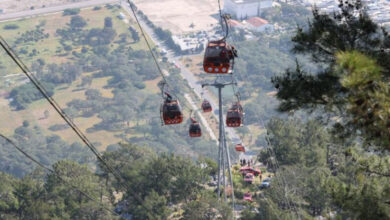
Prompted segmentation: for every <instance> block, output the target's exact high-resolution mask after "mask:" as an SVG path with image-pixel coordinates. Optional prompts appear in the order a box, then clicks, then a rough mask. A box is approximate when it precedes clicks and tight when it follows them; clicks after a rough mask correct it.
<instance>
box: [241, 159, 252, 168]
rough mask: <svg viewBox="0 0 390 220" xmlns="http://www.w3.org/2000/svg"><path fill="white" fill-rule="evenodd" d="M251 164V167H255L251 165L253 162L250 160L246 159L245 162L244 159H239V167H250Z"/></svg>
mask: <svg viewBox="0 0 390 220" xmlns="http://www.w3.org/2000/svg"><path fill="white" fill-rule="evenodd" d="M251 164H252V165H255V164H254V163H253V160H252V159H250V160H249V159H248V160H245V159H240V165H241V166H246V165H248V166H249V167H250V166H251Z"/></svg>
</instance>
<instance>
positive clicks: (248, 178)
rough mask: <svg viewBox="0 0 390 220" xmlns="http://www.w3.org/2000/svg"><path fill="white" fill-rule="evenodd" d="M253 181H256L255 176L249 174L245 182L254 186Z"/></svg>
mask: <svg viewBox="0 0 390 220" xmlns="http://www.w3.org/2000/svg"><path fill="white" fill-rule="evenodd" d="M253 179H254V176H253V174H252V173H247V174H246V175H245V178H244V181H245V182H246V183H249V184H252V182H253Z"/></svg>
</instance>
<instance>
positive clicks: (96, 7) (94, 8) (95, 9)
mask: <svg viewBox="0 0 390 220" xmlns="http://www.w3.org/2000/svg"><path fill="white" fill-rule="evenodd" d="M100 9H102V7H100V6H95V7H93V10H94V11H98V10H100Z"/></svg>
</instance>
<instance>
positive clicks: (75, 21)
mask: <svg viewBox="0 0 390 220" xmlns="http://www.w3.org/2000/svg"><path fill="white" fill-rule="evenodd" d="M86 25H87V22H86V21H85V20H84V18H83V17H81V16H79V15H76V16H72V18H71V19H70V28H71V29H72V30H80V29H82V28H83V27H85V26H86Z"/></svg>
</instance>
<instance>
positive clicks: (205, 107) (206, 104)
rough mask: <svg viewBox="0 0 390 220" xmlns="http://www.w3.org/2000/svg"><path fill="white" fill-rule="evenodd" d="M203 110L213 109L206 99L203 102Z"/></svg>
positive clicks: (209, 110)
mask: <svg viewBox="0 0 390 220" xmlns="http://www.w3.org/2000/svg"><path fill="white" fill-rule="evenodd" d="M202 110H203V112H211V111H212V110H213V107H211V104H210V102H209V101H207V100H206V99H205V100H204V101H203V102H202Z"/></svg>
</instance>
